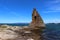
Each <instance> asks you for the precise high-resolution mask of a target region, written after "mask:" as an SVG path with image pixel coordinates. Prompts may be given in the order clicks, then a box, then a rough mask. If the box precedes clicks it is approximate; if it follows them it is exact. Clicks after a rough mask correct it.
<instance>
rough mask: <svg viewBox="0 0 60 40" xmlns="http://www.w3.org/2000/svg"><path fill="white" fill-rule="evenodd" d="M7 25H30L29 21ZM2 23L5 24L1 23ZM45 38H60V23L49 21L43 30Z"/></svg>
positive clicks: (48, 39) (58, 39)
mask: <svg viewBox="0 0 60 40" xmlns="http://www.w3.org/2000/svg"><path fill="white" fill-rule="evenodd" d="M4 24H5V25H11V26H28V25H29V23H11V24H7V23H4ZM0 25H3V24H1V23H0ZM42 36H43V40H60V23H48V24H46V29H44V31H43V34H42Z"/></svg>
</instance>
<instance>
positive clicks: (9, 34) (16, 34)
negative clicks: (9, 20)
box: [0, 9, 45, 40]
mask: <svg viewBox="0 0 60 40" xmlns="http://www.w3.org/2000/svg"><path fill="white" fill-rule="evenodd" d="M44 28H45V25H44V22H43V20H42V18H41V16H40V15H39V14H38V12H37V11H36V9H34V10H33V13H32V22H31V23H30V25H29V26H24V27H18V26H15V27H12V26H8V25H2V26H0V40H42V36H41V34H42V30H43V29H44Z"/></svg>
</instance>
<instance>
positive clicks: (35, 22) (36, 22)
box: [30, 8, 45, 28]
mask: <svg viewBox="0 0 60 40" xmlns="http://www.w3.org/2000/svg"><path fill="white" fill-rule="evenodd" d="M30 27H31V28H44V27H45V25H44V22H43V20H42V18H41V16H40V15H39V14H38V12H37V11H36V9H35V8H34V9H33V13H32V22H31V24H30Z"/></svg>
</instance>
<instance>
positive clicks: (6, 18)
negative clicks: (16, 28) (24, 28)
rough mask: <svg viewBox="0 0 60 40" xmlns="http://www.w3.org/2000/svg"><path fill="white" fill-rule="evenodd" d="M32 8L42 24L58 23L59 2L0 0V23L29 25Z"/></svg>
mask: <svg viewBox="0 0 60 40" xmlns="http://www.w3.org/2000/svg"><path fill="white" fill-rule="evenodd" d="M33 8H36V9H37V11H38V12H39V14H40V15H41V17H42V19H43V21H44V23H60V0H0V23H29V22H31V20H32V17H31V16H32V10H33Z"/></svg>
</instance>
